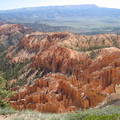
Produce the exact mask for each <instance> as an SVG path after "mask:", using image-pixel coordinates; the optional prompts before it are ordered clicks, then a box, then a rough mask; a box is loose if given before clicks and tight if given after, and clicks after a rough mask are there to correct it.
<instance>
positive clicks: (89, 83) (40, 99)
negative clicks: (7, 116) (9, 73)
mask: <svg viewBox="0 0 120 120" xmlns="http://www.w3.org/2000/svg"><path fill="white" fill-rule="evenodd" d="M26 29H27V28H25V27H24V26H21V25H3V26H2V27H1V26H0V36H2V35H3V36H4V37H6V36H7V37H9V35H10V38H11V36H14V35H15V34H17V37H18V36H19V35H18V34H20V38H19V39H20V42H18V44H17V45H16V46H12V47H10V48H9V49H8V53H7V55H6V57H7V58H8V59H9V60H10V61H9V62H10V64H18V63H24V62H26V61H28V64H25V66H23V68H22V69H21V71H20V73H21V74H20V75H19V76H17V78H16V79H15V81H16V82H17V81H18V80H19V81H20V80H24V81H26V82H25V83H26V84H25V85H23V86H22V89H23V90H21V89H19V91H18V93H17V94H16V95H14V96H13V97H11V98H10V100H9V101H10V104H11V105H12V106H13V107H14V108H15V109H18V110H23V109H32V110H37V111H40V112H51V113H61V112H70V111H75V110H79V109H87V108H91V107H95V106H97V105H99V104H100V103H101V102H103V101H104V100H105V99H106V97H107V96H109V95H111V94H112V93H115V94H116V85H119V84H120V80H119V78H120V49H118V48H116V47H109V48H104V47H105V46H107V47H108V46H114V44H115V43H114V42H113V38H114V39H115V38H116V35H114V34H103V35H102V34H100V35H96V36H82V35H75V34H72V33H68V32H59V33H57V32H52V33H42V32H33V33H29V34H28V33H26ZM27 32H29V30H28V31H27ZM21 34H22V35H21ZM98 38H99V39H98ZM7 39H8V38H5V40H4V41H6V42H4V45H7V44H8V43H7ZM16 39H17V38H15V40H16ZM2 40H3V38H2ZM115 42H116V43H117V44H118V45H119V43H120V42H119V36H117V39H116V41H115ZM96 45H99V46H98V47H99V49H97V50H96V48H95V50H94V49H93V48H94V47H95V46H96ZM102 45H105V46H104V47H103V48H101V46H102ZM91 49H92V50H91ZM91 52H92V53H94V54H92V55H94V56H92V57H93V58H91V56H90V55H91ZM40 74H42V75H40ZM23 78H24V79H23ZM30 83H31V84H30ZM18 88H21V87H18ZM13 89H14V88H13ZM117 91H119V90H118V89H117Z"/></svg>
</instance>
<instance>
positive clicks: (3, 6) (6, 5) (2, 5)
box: [0, 0, 120, 10]
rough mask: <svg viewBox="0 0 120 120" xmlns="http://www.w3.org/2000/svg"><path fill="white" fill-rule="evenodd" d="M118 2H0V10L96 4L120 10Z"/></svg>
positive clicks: (28, 0)
mask: <svg viewBox="0 0 120 120" xmlns="http://www.w3.org/2000/svg"><path fill="white" fill-rule="evenodd" d="M118 3H119V1H118V0H109V1H106V0H86V1H83V0H60V1H59V0H52V1H51V0H25V1H21V0H12V1H10V0H4V1H1V2H0V10H9V9H17V8H26V7H40V6H62V5H84V4H95V5H97V6H100V7H107V8H118V9H120V6H119V4H118Z"/></svg>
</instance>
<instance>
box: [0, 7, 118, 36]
mask: <svg viewBox="0 0 120 120" xmlns="http://www.w3.org/2000/svg"><path fill="white" fill-rule="evenodd" d="M119 19H120V9H113V8H103V7H98V6H96V5H71V6H70V5H69V6H48V7H33V8H21V9H14V10H6V11H0V21H1V22H3V21H4V22H5V21H6V22H7V23H20V24H27V25H29V26H31V27H33V28H34V29H35V30H40V31H44V32H45V31H46V32H49V31H50V32H51V31H66V30H67V31H71V32H75V33H85V34H96V33H104V32H119V29H120V21H119ZM41 26H42V28H41Z"/></svg>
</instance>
